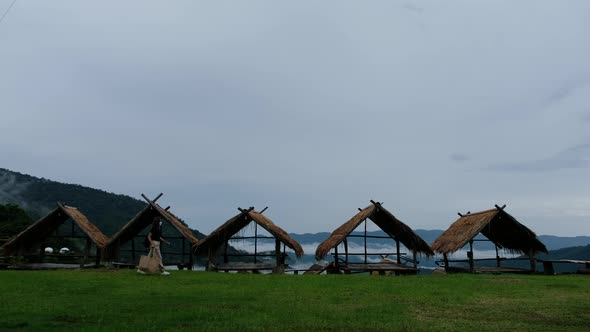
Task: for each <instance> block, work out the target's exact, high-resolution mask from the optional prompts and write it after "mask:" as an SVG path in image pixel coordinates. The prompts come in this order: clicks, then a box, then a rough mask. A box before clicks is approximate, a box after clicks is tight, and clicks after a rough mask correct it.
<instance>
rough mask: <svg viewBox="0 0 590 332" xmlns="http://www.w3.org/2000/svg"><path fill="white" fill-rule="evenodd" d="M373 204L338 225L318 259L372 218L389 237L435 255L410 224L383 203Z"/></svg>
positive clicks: (420, 252) (317, 256)
mask: <svg viewBox="0 0 590 332" xmlns="http://www.w3.org/2000/svg"><path fill="white" fill-rule="evenodd" d="M371 203H372V204H371V205H369V206H367V207H366V208H364V209H362V210H361V211H360V212H359V213H357V214H356V215H355V216H354V217H352V218H351V219H350V220H348V221H347V222H345V223H344V224H342V226H340V227H338V228H337V229H336V230H335V231H334V232H332V234H331V235H330V237H328V238H327V239H326V240H325V241H324V242H322V243H321V244H320V245H319V246H318V248H317V250H316V253H315V257H316V259H318V260H319V259H323V258H324V257H326V255H327V254H328V253H329V252H330V250H332V249H333V248H336V247H337V246H338V245H339V244H340V243H342V242H343V241H344V240H345V239H346V238H347V237H348V236H349V235H350V233H352V232H353V231H354V230H355V229H356V228H357V227H358V226H359V225H360V224H361V223H362V222H363V221H365V220H366V219H370V220H371V221H373V222H374V223H375V225H377V226H378V227H379V228H381V230H383V231H384V232H385V233H386V234H387V235H388V236H389V237H391V238H393V239H395V240H396V241H399V242H401V243H402V244H403V245H404V246H405V247H406V248H408V249H409V250H411V251H414V252H416V253H418V254H422V255H425V256H433V255H434V252H433V251H432V249H430V246H428V243H426V242H425V241H424V240H423V239H422V238H421V237H420V236H418V234H416V233H415V232H414V231H413V230H412V229H411V228H410V227H409V226H408V225H406V224H404V223H403V222H402V221H400V220H399V219H397V218H396V217H395V216H394V215H393V214H392V213H391V212H389V211H388V210H387V209H385V208H384V207H383V206H382V205H381V203H379V202H374V201H371Z"/></svg>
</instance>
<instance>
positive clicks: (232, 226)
mask: <svg viewBox="0 0 590 332" xmlns="http://www.w3.org/2000/svg"><path fill="white" fill-rule="evenodd" d="M252 221H254V222H255V223H257V224H258V225H260V226H261V227H262V228H264V229H265V230H267V231H268V232H269V233H270V234H272V235H273V236H274V237H275V238H276V239H278V240H279V241H281V242H282V243H284V244H285V245H286V246H287V247H289V248H291V249H293V251H295V255H297V257H301V256H303V248H301V245H300V244H299V243H298V242H297V241H295V240H294V239H293V238H292V237H291V236H289V234H288V233H287V232H285V231H284V230H283V229H282V228H280V227H279V226H277V225H275V224H274V223H273V222H272V221H271V220H270V219H268V218H267V217H266V216H264V215H263V214H262V213H260V212H256V211H254V209H253V208H250V209H247V210H242V211H241V212H240V213H239V214H237V215H235V216H234V217H232V218H230V219H229V220H228V221H226V222H225V223H224V224H223V225H221V226H219V227H218V228H217V229H216V230H214V231H213V232H212V233H211V234H209V236H207V237H206V238H204V239H203V240H201V242H200V243H199V244H198V245H197V246H195V253H197V254H203V253H206V252H207V251H208V250H209V249H212V250H213V251H216V250H217V249H219V248H220V247H221V246H222V245H224V244H225V242H226V241H228V240H229V239H230V238H231V237H232V236H234V235H235V234H236V233H238V232H239V231H240V230H241V229H243V228H244V227H246V226H247V225H248V224H249V223H250V222H252Z"/></svg>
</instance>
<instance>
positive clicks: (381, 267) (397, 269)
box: [340, 263, 418, 274]
mask: <svg viewBox="0 0 590 332" xmlns="http://www.w3.org/2000/svg"><path fill="white" fill-rule="evenodd" d="M340 269H341V270H342V271H344V272H345V273H351V272H369V273H372V272H378V273H379V274H385V272H394V273H395V274H416V273H418V269H417V268H414V267H409V266H405V265H399V264H396V263H367V264H364V263H348V264H341V265H340Z"/></svg>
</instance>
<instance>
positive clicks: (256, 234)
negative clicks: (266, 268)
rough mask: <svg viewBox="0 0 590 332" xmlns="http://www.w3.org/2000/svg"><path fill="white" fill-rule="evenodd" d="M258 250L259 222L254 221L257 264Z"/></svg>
mask: <svg viewBox="0 0 590 332" xmlns="http://www.w3.org/2000/svg"><path fill="white" fill-rule="evenodd" d="M257 251H258V223H256V222H254V264H256V255H257Z"/></svg>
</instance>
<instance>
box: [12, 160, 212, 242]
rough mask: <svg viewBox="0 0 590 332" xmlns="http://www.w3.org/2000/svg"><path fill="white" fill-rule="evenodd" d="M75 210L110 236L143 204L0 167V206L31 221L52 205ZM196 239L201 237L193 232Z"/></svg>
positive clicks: (107, 193) (141, 207) (201, 235)
mask: <svg viewBox="0 0 590 332" xmlns="http://www.w3.org/2000/svg"><path fill="white" fill-rule="evenodd" d="M58 201H59V202H65V203H66V204H68V205H70V206H75V207H77V208H79V209H80V210H81V211H82V212H83V213H84V214H85V215H86V216H87V217H88V219H90V221H92V222H93V223H94V224H96V225H97V226H98V228H100V230H101V231H102V232H103V233H105V235H107V236H111V235H113V234H114V233H115V232H117V231H118V230H119V229H120V228H121V227H122V226H123V225H124V224H125V223H127V222H128V221H129V220H131V218H133V217H134V216H135V215H136V214H137V213H138V212H139V211H141V210H142V209H143V208H145V206H146V202H144V201H141V200H138V199H135V198H132V197H129V196H126V195H119V194H114V193H109V192H106V191H104V190H99V189H93V188H88V187H84V186H81V185H77V184H66V183H60V182H56V181H51V180H47V179H44V178H37V177H34V176H30V175H26V174H21V173H18V172H13V171H10V170H7V169H3V168H0V204H15V205H18V206H20V207H21V208H22V209H24V210H25V211H26V212H27V214H28V215H29V216H30V217H31V218H32V219H33V220H37V219H38V218H40V217H42V216H44V215H45V214H46V213H47V212H48V211H50V210H52V209H55V208H56V202H58ZM193 232H194V233H195V234H196V235H197V237H199V238H200V237H203V234H201V233H200V232H198V231H196V230H193Z"/></svg>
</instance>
